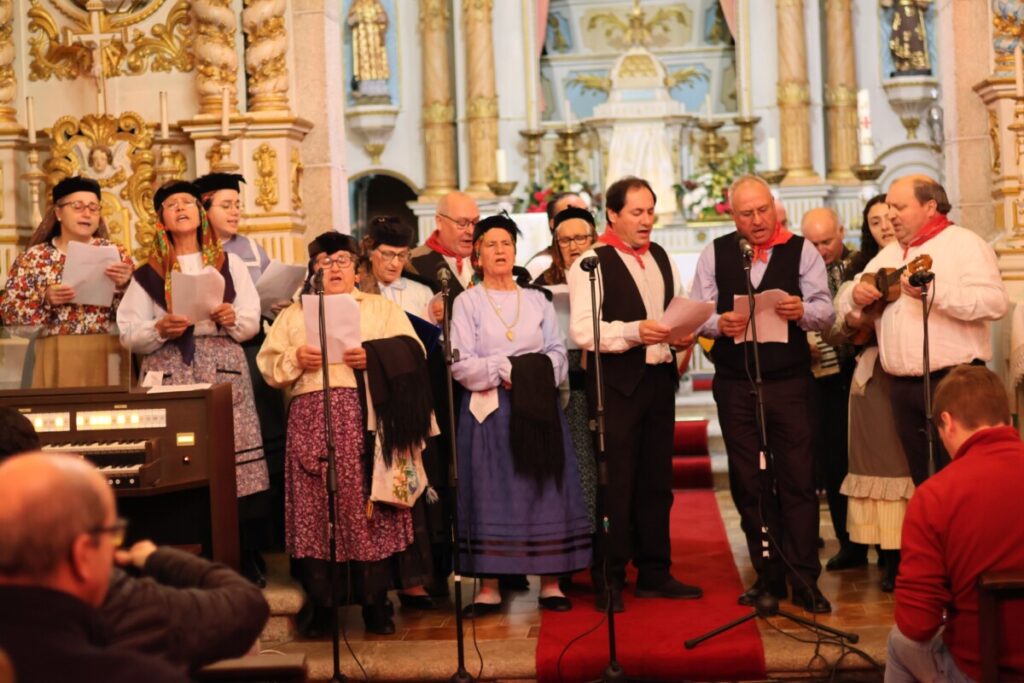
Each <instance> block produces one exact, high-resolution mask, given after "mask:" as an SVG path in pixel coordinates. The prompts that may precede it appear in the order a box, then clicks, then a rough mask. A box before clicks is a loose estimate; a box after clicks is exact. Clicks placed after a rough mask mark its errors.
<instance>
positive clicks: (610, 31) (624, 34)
mask: <svg viewBox="0 0 1024 683" xmlns="http://www.w3.org/2000/svg"><path fill="white" fill-rule="evenodd" d="M673 20H675V21H678V22H679V23H680V24H682V25H683V26H686V15H685V14H684V13H683V11H682V10H680V9H676V8H669V7H661V8H659V9H658V11H657V12H655V13H654V17H653V18H651V19H650V20H648V19H647V15H646V13H645V12H644V11H643V10H642V9H641V8H640V0H633V8H632V9H631V10H630V11H629V14H628V15H627V16H626V19H625V20H623V19H621V18H619V17H618V16H617V15H616V14H614V13H613V12H599V13H597V14H594V15H593V16H591V17H590V21H589V22H588V24H587V29H588V30H593V29H595V28H597V26H598V25H599V24H605V25H606V27H605V30H604V37H605V38H606V39H607V40H608V44H609V45H612V46H613V47H624V46H630V47H635V46H643V47H648V46H650V45H651V44H652V43H653V42H654V34H655V32H656V31H661V32H662V33H669V32H670V31H671V27H670V26H669V23H670V22H671V21H673Z"/></svg>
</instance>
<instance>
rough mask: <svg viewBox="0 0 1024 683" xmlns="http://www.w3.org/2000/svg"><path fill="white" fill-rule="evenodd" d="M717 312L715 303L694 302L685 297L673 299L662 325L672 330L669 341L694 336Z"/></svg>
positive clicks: (662, 319)
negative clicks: (689, 335)
mask: <svg viewBox="0 0 1024 683" xmlns="http://www.w3.org/2000/svg"><path fill="white" fill-rule="evenodd" d="M714 312H715V303H714V302H713V301H694V300H693V299H689V298H687V297H685V296H675V297H672V301H670V302H669V303H668V308H666V309H665V315H663V316H662V318H661V324H662V325H664V326H665V327H668V328H671V329H672V334H671V335H669V339H678V338H679V337H685V336H686V335H688V334H693V333H694V332H696V331H697V329H698V328H700V326H701V325H703V324H704V323H706V322H707V320H708V318H710V317H711V314H712V313H714Z"/></svg>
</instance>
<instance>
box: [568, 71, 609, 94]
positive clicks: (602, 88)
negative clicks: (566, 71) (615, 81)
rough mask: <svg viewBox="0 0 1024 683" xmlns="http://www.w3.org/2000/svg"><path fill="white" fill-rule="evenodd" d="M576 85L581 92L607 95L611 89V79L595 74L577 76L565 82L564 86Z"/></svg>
mask: <svg viewBox="0 0 1024 683" xmlns="http://www.w3.org/2000/svg"><path fill="white" fill-rule="evenodd" d="M570 85H578V86H580V89H581V90H582V91H583V92H586V91H588V90H590V91H592V92H603V93H605V94H607V93H608V92H609V91H611V89H612V79H610V78H608V77H607V76H597V75H595V74H579V75H578V76H573V77H572V78H570V79H569V80H568V81H567V82H566V86H570Z"/></svg>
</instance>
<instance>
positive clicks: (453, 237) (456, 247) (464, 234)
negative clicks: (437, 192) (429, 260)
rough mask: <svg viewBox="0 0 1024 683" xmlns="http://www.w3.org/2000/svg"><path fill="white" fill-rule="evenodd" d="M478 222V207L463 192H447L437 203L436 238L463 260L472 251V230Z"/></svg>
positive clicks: (473, 200)
mask: <svg viewBox="0 0 1024 683" xmlns="http://www.w3.org/2000/svg"><path fill="white" fill-rule="evenodd" d="M479 220H480V207H478V206H477V205H476V200H475V199H473V198H472V197H470V196H469V195H468V194H466V193H465V192H458V191H456V192H449V193H448V194H446V195H445V196H443V197H441V200H440V201H439V202H438V203H437V215H436V216H434V223H435V224H436V225H437V232H438V237H439V238H440V240H441V244H442V245H444V246H445V248H447V249H450V250H451V251H453V252H455V253H456V254H458V255H459V256H462V257H463V258H465V257H466V256H469V255H470V253H472V251H473V228H474V227H476V224H477V222H479Z"/></svg>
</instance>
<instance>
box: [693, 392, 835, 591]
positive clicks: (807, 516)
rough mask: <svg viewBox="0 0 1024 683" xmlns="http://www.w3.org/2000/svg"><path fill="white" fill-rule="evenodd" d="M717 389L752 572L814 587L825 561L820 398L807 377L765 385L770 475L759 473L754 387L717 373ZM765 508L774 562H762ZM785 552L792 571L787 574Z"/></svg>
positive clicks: (734, 493)
mask: <svg viewBox="0 0 1024 683" xmlns="http://www.w3.org/2000/svg"><path fill="white" fill-rule="evenodd" d="M712 390H713V394H714V398H715V403H717V404H718V421H719V423H720V424H721V425H722V436H723V437H724V439H725V449H726V452H727V454H728V456H729V488H730V490H731V492H732V499H733V502H734V503H735V504H736V509H737V510H738V511H739V513H740V524H741V526H742V528H743V533H744V534H746V537H747V549H748V550H749V552H750V560H751V563H752V564H753V565H754V569H756V570H757V573H758V575H759V576H761V577H762V578H764V579H766V580H768V581H780V580H782V579H783V577H784V576H785V575H786V574H787V573H788V574H789V578H790V582H791V583H792V584H793V585H794V586H796V587H801V586H803V584H804V583H809V584H813V583H815V582H816V581H817V579H818V575H819V574H820V573H821V562H820V561H819V560H818V497H817V495H816V494H815V491H814V456H813V440H814V428H813V425H812V411H811V405H810V402H811V401H812V400H813V399H812V397H813V395H814V393H815V392H814V388H813V386H812V384H811V378H810V376H800V377H795V378H791V379H781V380H771V381H765V382H764V406H765V418H766V424H767V432H768V449H769V451H770V453H771V456H772V458H771V460H770V462H773V463H774V471H773V472H772V471H769V472H768V473H767V474H762V472H761V470H760V467H759V460H760V458H759V454H760V449H759V436H758V424H757V419H756V415H755V406H756V398H755V395H754V390H753V387H752V386H751V384H750V382H748V381H747V380H743V379H729V378H725V377H722V376H721V375H717V374H716V375H715V379H714V383H713V385H712ZM772 474H774V479H775V481H774V484H775V493H774V494H773V491H772V488H773V487H772V481H771V478H772ZM762 497H763V501H762ZM762 502H763V506H762ZM762 507H763V509H764V514H763V518H764V521H765V522H766V524H767V526H768V530H769V533H770V534H771V538H772V539H774V541H775V542H774V543H773V544H772V547H771V553H770V557H769V558H765V557H763V555H762V547H761V540H762V539H761V523H762ZM780 550H781V552H782V553H783V554H784V555H785V557H786V559H787V560H788V562H789V565H790V566H791V567H792V569H791V570H789V571H787V570H786V565H785V564H784V563H783V561H782V559H781V557H780V556H779V553H778V551H780Z"/></svg>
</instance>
